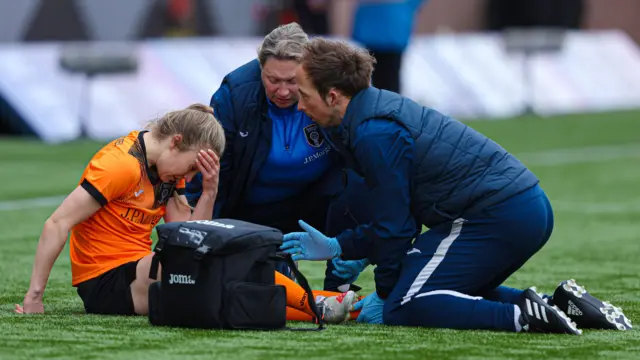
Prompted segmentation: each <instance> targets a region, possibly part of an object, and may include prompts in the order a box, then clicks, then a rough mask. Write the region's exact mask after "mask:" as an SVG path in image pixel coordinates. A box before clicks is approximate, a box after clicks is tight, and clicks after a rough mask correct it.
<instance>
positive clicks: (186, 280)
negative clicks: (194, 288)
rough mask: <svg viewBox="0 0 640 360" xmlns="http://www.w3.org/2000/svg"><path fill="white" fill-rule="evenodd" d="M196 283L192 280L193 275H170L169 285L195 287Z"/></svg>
mask: <svg viewBox="0 0 640 360" xmlns="http://www.w3.org/2000/svg"><path fill="white" fill-rule="evenodd" d="M195 283H196V281H195V280H192V279H191V275H181V274H169V284H187V285H193V284H195Z"/></svg>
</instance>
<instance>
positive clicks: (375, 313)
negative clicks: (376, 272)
mask: <svg viewBox="0 0 640 360" xmlns="http://www.w3.org/2000/svg"><path fill="white" fill-rule="evenodd" d="M383 308H384V300H382V299H380V297H379V296H378V294H377V293H375V292H374V293H373V294H371V295H369V296H367V297H365V298H364V299H362V300H360V301H358V302H357V303H355V305H353V310H354V311H358V310H361V311H360V315H358V318H357V319H356V321H357V322H361V323H369V324H382V309H383Z"/></svg>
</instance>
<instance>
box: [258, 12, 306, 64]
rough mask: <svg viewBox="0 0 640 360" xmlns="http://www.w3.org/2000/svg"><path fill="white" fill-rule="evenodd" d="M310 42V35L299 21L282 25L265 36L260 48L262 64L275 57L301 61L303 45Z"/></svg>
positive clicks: (259, 59)
mask: <svg viewBox="0 0 640 360" xmlns="http://www.w3.org/2000/svg"><path fill="white" fill-rule="evenodd" d="M308 42H309V36H308V35H307V34H306V33H305V32H304V30H302V27H300V25H298V23H295V22H292V23H289V24H286V25H280V26H278V27H277V28H275V29H274V30H273V31H271V32H270V33H269V34H268V35H267V36H265V37H264V40H263V41H262V44H261V45H260V48H258V61H259V62H260V66H264V64H265V63H266V62H267V60H269V58H270V57H273V58H274V59H277V60H294V61H299V60H300V57H301V56H302V48H303V46H304V45H305V44H306V43H308Z"/></svg>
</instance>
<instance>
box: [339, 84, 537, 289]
mask: <svg viewBox="0 0 640 360" xmlns="http://www.w3.org/2000/svg"><path fill="white" fill-rule="evenodd" d="M326 132H327V134H328V136H330V139H331V142H332V143H333V145H334V146H335V147H336V148H337V150H338V151H339V152H340V153H341V154H342V155H343V156H344V157H345V160H346V162H347V164H350V165H351V167H353V168H354V170H355V171H356V172H358V173H360V175H361V176H363V177H364V178H365V181H366V183H367V185H368V186H369V187H372V188H374V189H375V190H374V193H375V194H376V195H377V196H376V197H374V198H372V199H371V203H370V204H366V205H364V204H363V205H362V206H367V207H369V208H372V209H374V210H373V214H374V218H373V219H372V222H371V224H369V225H365V226H360V227H358V228H356V229H354V230H348V231H346V232H343V233H342V234H340V235H338V237H337V238H338V241H339V243H340V246H341V247H342V252H343V258H344V259H362V258H365V257H368V258H369V260H370V261H371V262H372V263H374V264H377V265H378V266H377V268H376V274H375V276H376V290H377V292H378V294H379V295H380V296H382V297H386V296H387V295H388V294H389V292H390V291H391V290H392V289H393V287H394V286H395V283H396V281H397V278H398V275H399V271H400V265H401V262H402V258H403V257H404V255H405V254H406V251H407V250H408V249H409V247H410V244H411V241H412V239H413V238H414V237H415V236H417V235H418V234H419V232H420V230H421V228H422V225H425V226H427V227H433V226H435V225H438V224H440V223H443V222H446V221H452V220H455V219H457V218H459V217H463V216H465V215H466V214H471V213H477V212H479V211H481V210H483V209H485V208H487V207H489V206H491V205H494V204H497V203H500V202H502V201H504V200H506V199H508V198H510V197H512V196H514V195H516V194H518V193H521V192H523V191H524V190H527V189H529V188H531V187H533V186H535V185H536V184H537V183H538V179H537V178H536V176H535V175H534V174H533V173H532V172H531V171H529V170H528V169H527V168H526V167H525V166H524V165H523V164H522V163H521V162H520V161H518V160H517V159H516V158H515V157H513V156H512V155H511V154H509V153H508V152H507V151H506V150H505V149H503V148H502V147H500V146H499V145H498V144H497V143H495V142H494V141H492V140H490V139H488V138H487V137H486V136H484V135H482V134H480V133H478V132H477V131H475V130H473V129H472V128H470V127H468V126H466V125H465V124H463V123H462V122H459V121H457V120H455V119H452V118H450V117H447V116H444V115H443V114H440V113H439V112H437V111H435V110H433V109H430V108H427V107H423V106H421V105H419V104H417V103H416V102H414V101H412V100H410V99H408V98H405V97H403V96H400V95H398V94H396V93H393V92H389V91H384V90H379V89H376V88H374V87H370V88H367V89H365V90H363V91H361V92H359V93H358V94H357V95H356V96H354V97H353V99H351V102H350V103H349V105H348V107H347V111H346V114H345V116H344V119H343V121H342V124H341V125H340V126H339V127H336V128H332V129H328V130H327V131H326Z"/></svg>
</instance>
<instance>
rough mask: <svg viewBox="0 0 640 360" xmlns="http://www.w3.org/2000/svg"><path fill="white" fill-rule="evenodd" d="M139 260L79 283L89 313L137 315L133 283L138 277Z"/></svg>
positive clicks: (79, 290) (81, 295)
mask: <svg viewBox="0 0 640 360" xmlns="http://www.w3.org/2000/svg"><path fill="white" fill-rule="evenodd" d="M138 261H139V260H136V261H132V262H129V263H126V264H122V265H120V266H118V267H117V268H114V269H111V270H109V271H107V272H106V273H104V274H102V275H100V276H98V277H95V278H93V279H90V280H87V281H85V282H82V283H80V284H78V285H77V288H78V295H80V298H81V299H82V302H83V303H84V309H85V311H86V312H87V314H103V315H135V314H136V313H135V310H134V307H133V297H132V296H131V283H132V282H133V280H135V279H136V267H137V266H138Z"/></svg>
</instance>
